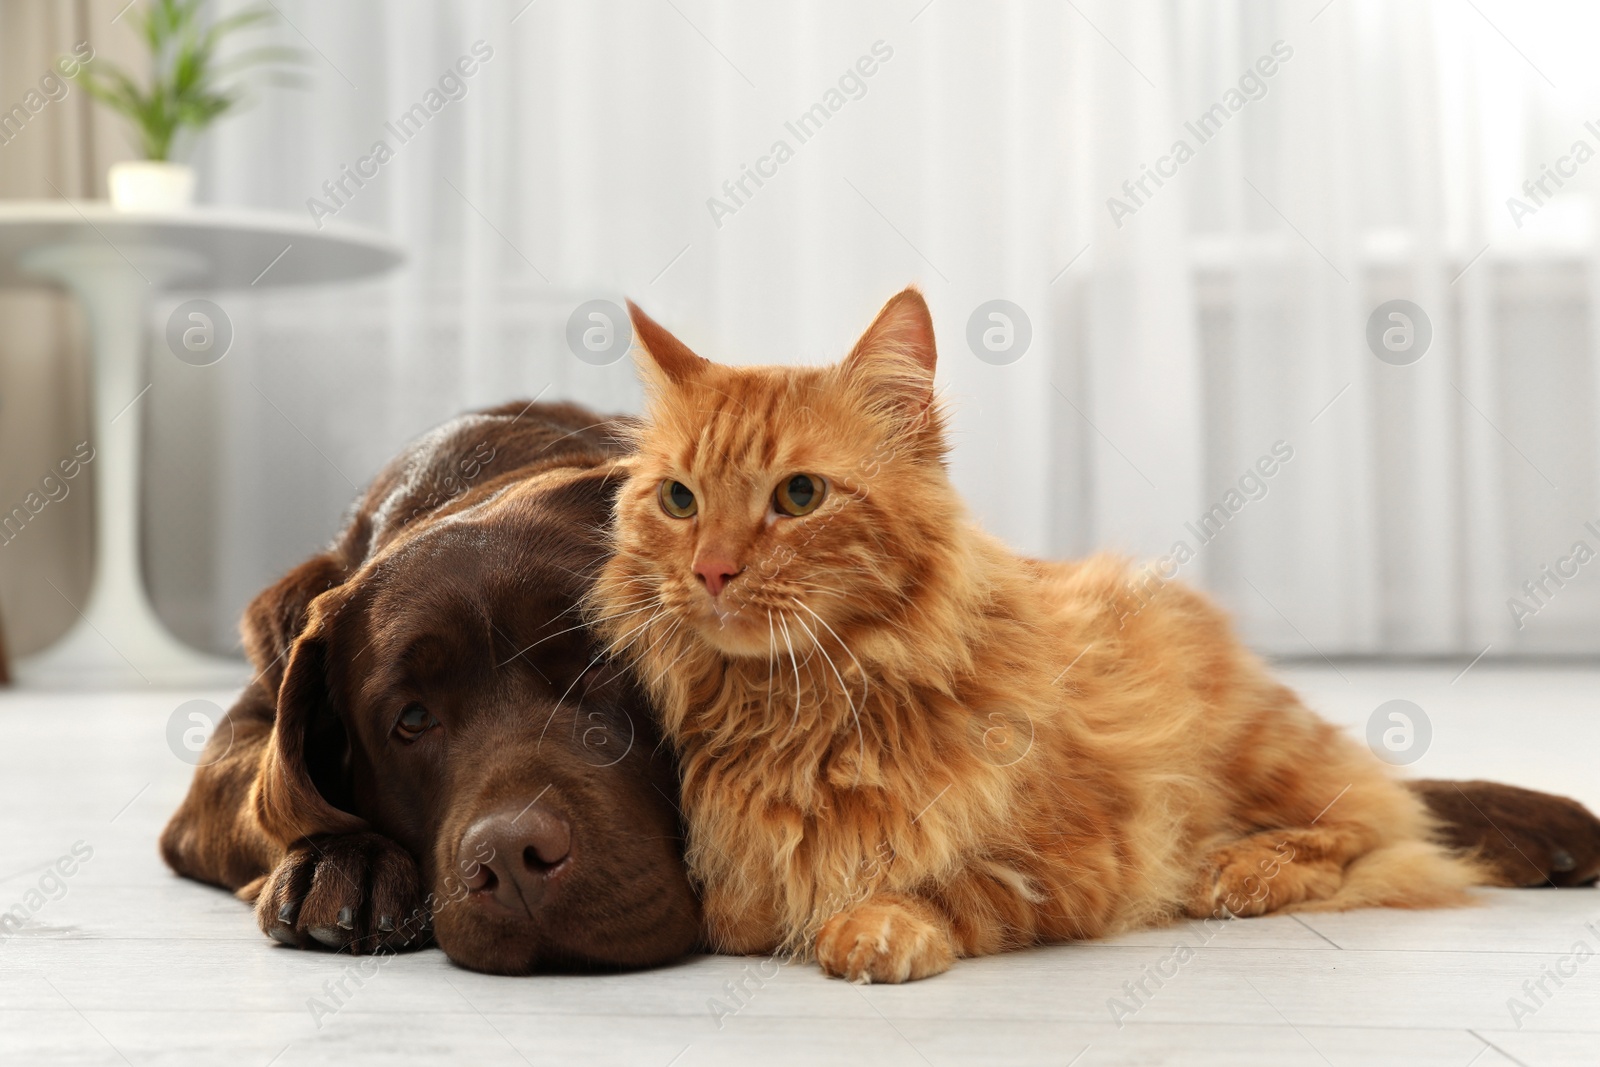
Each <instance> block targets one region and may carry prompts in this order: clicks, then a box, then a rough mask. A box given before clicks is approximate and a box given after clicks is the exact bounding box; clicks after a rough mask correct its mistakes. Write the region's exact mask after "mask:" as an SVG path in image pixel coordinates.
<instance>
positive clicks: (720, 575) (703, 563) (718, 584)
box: [694, 556, 744, 596]
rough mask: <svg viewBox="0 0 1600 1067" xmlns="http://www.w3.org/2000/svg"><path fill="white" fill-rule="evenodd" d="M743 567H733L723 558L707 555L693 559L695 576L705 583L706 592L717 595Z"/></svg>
mask: <svg viewBox="0 0 1600 1067" xmlns="http://www.w3.org/2000/svg"><path fill="white" fill-rule="evenodd" d="M743 570H744V568H743V567H735V566H734V565H733V564H732V563H729V562H728V561H727V560H725V559H719V558H717V557H714V556H712V557H707V558H704V559H697V560H695V561H694V573H695V576H696V577H698V578H699V579H700V581H701V582H702V583H704V584H705V587H706V592H708V593H710V594H711V595H712V596H717V595H719V594H720V593H721V592H722V587H723V586H725V585H727V584H728V583H729V582H731V581H733V580H734V579H735V578H737V577H738V576H739V574H740V572H741V571H743Z"/></svg>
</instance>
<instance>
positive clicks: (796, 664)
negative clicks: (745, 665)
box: [778, 611, 801, 742]
mask: <svg viewBox="0 0 1600 1067" xmlns="http://www.w3.org/2000/svg"><path fill="white" fill-rule="evenodd" d="M778 625H779V626H780V627H781V628H782V629H783V643H784V645H785V646H786V647H787V648H788V649H789V664H790V666H792V667H793V668H794V721H793V722H792V723H790V724H789V733H788V734H784V735H783V739H784V741H785V742H787V741H788V740H789V734H792V733H794V731H795V729H796V728H797V727H798V726H799V725H800V691H801V690H800V663H799V661H798V660H796V659H795V656H794V642H793V641H792V640H790V639H789V623H788V622H787V620H785V619H784V615H783V612H782V611H779V612H778Z"/></svg>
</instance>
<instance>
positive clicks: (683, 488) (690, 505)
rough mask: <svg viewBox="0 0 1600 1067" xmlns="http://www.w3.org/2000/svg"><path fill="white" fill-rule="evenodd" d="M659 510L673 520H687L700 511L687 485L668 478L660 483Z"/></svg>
mask: <svg viewBox="0 0 1600 1067" xmlns="http://www.w3.org/2000/svg"><path fill="white" fill-rule="evenodd" d="M661 510H662V511H665V512H666V513H667V514H668V515H671V516H672V517H673V518H675V519H687V518H689V517H690V516H691V515H693V514H694V513H695V512H696V511H698V510H700V505H699V504H697V503H695V499H694V493H693V492H692V491H691V490H690V489H689V487H688V486H687V485H684V484H683V483H682V482H675V481H673V480H672V479H671V478H668V479H667V480H666V481H664V482H662V483H661Z"/></svg>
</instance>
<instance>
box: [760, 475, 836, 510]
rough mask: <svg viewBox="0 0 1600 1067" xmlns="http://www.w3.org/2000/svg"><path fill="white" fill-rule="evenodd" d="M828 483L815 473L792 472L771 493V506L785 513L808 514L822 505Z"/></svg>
mask: <svg viewBox="0 0 1600 1067" xmlns="http://www.w3.org/2000/svg"><path fill="white" fill-rule="evenodd" d="M827 495H828V483H827V482H825V481H823V480H822V479H821V478H820V477H819V476H817V475H815V474H793V475H790V476H789V478H788V479H787V480H785V481H784V482H783V483H782V484H780V485H779V486H778V489H777V491H776V492H774V493H773V494H772V506H773V507H775V508H777V509H778V510H779V511H780V512H782V513H783V514H785V515H793V516H795V517H797V518H798V517H799V516H801V515H809V514H811V513H812V512H813V511H816V510H817V508H819V507H821V506H822V498H823V497H825V496H827Z"/></svg>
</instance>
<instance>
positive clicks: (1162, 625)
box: [591, 290, 1496, 982]
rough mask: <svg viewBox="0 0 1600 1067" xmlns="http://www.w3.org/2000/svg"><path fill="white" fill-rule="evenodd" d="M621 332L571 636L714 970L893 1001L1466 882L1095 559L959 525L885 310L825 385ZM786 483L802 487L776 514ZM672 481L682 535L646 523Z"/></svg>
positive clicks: (894, 324) (648, 331) (1262, 688)
mask: <svg viewBox="0 0 1600 1067" xmlns="http://www.w3.org/2000/svg"><path fill="white" fill-rule="evenodd" d="M634 326H635V333H636V335H637V337H638V338H639V340H640V342H641V345H642V346H643V352H642V358H641V360H640V366H641V370H642V373H643V375H644V377H645V379H646V382H647V385H648V387H649V392H650V400H649V407H648V412H647V417H646V420H645V421H644V422H643V423H642V424H641V425H640V426H639V428H638V431H637V433H636V435H635V443H636V445H637V447H638V449H639V455H638V457H637V459H636V460H635V461H634V463H633V464H632V465H631V467H630V474H629V479H628V482H627V484H626V485H625V486H624V487H623V489H622V492H621V493H620V495H619V497H618V505H617V515H618V517H617V527H616V544H617V552H616V554H615V555H614V556H613V557H612V559H611V560H610V562H609V563H607V564H606V566H605V568H604V570H603V571H602V573H601V577H600V580H599V582H598V583H597V584H596V588H595V594H594V597H593V599H592V602H591V603H592V614H593V616H594V617H595V618H596V620H597V621H598V624H599V626H600V627H601V629H602V631H603V632H604V633H605V634H606V635H607V636H608V637H609V638H610V639H611V640H612V641H613V642H614V643H615V644H616V645H618V646H619V647H621V648H623V649H624V650H625V652H626V654H627V655H628V656H629V657H630V659H631V661H632V662H633V664H634V667H635V670H636V671H637V672H638V674H639V676H640V677H641V678H642V679H643V680H644V681H645V682H646V684H647V685H648V686H649V688H650V692H651V695H652V697H653V698H654V701H655V704H656V706H657V708H658V709H659V711H660V713H661V716H662V719H663V723H664V727H665V731H666V733H667V736H668V738H669V739H670V740H671V741H672V742H673V743H674V745H675V746H677V748H678V750H679V752H680V753H681V756H682V762H683V774H684V782H683V806H684V810H685V813H686V814H687V816H688V819H689V823H690V843H689V851H688V858H689V862H690V867H691V871H692V873H693V875H694V877H695V879H696V881H697V883H698V884H699V885H700V887H701V889H702V892H703V897H704V906H705V912H706V921H707V925H708V936H709V938H710V940H711V943H712V944H713V945H714V946H715V947H716V948H718V949H720V950H722V951H727V952H736V953H738V952H766V951H771V950H774V949H778V948H784V949H787V950H790V951H797V952H800V953H803V954H808V955H814V956H815V958H816V959H817V960H818V961H819V962H820V963H821V965H822V967H823V969H824V970H825V971H826V972H827V973H829V974H833V975H839V976H844V977H847V978H850V979H852V980H863V981H888V982H898V981H905V980H907V979H914V978H920V977H923V976H926V975H932V974H937V973H939V972H940V971H943V970H945V969H946V968H948V967H949V966H950V964H951V961H952V960H953V959H955V958H956V957H958V956H971V955H982V954H987V953H993V952H998V951H1002V950H1004V949H1007V948H1011V947H1015V946H1020V945H1026V944H1031V943H1035V942H1040V941H1056V940H1065V939H1078V938H1090V937H1099V936H1105V935H1109V934H1113V933H1116V932H1119V931H1124V930H1129V929H1134V928H1138V927H1143V926H1149V925H1151V924H1155V923H1161V922H1165V921H1169V920H1171V919H1173V918H1176V917H1178V916H1183V915H1189V916H1207V915H1211V914H1213V913H1216V912H1220V911H1227V912H1229V913H1231V914H1235V915H1258V914H1263V913H1266V912H1274V911H1308V910H1331V909H1346V908H1355V907H1364V906H1371V905H1385V906H1391V907H1406V908H1424V907H1439V906H1446V905H1456V904H1461V903H1464V902H1465V901H1466V900H1467V899H1468V898H1467V894H1466V890H1467V889H1468V888H1469V887H1471V886H1473V885H1478V884H1485V883H1488V882H1493V881H1494V880H1495V878H1496V872H1494V871H1492V870H1490V869H1488V868H1487V867H1486V866H1485V865H1484V864H1482V863H1480V862H1478V861H1475V860H1474V859H1472V858H1471V857H1469V856H1467V855H1465V854H1463V853H1459V852H1456V851H1454V850H1452V849H1451V848H1450V847H1449V844H1450V842H1449V841H1448V839H1447V837H1446V836H1445V835H1444V834H1443V833H1442V832H1441V829H1440V827H1439V825H1438V822H1437V820H1436V819H1435V818H1434V817H1433V816H1432V815H1431V814H1430V812H1429V810H1428V809H1427V808H1426V807H1425V805H1424V804H1423V803H1422V802H1421V801H1419V799H1418V798H1417V796H1416V795H1415V794H1414V793H1413V792H1411V791H1409V790H1407V789H1406V788H1404V787H1403V786H1402V785H1400V784H1399V783H1398V782H1396V781H1395V780H1394V779H1393V778H1391V776H1390V775H1389V773H1388V770H1387V768H1386V767H1385V766H1384V765H1383V764H1381V763H1380V762H1379V761H1378V760H1377V759H1376V758H1375V757H1374V756H1373V755H1372V754H1371V753H1370V752H1368V751H1366V750H1365V749H1364V748H1362V747H1361V746H1360V745H1358V744H1356V743H1355V742H1354V741H1352V740H1351V739H1350V738H1349V737H1347V736H1346V735H1345V734H1343V733H1341V732H1340V731H1339V730H1337V729H1335V728H1334V727H1333V726H1331V725H1330V724H1328V723H1326V722H1324V721H1323V720H1321V719H1319V718H1318V717H1317V716H1315V715H1314V714H1312V713H1311V712H1310V711H1309V710H1307V709H1306V708H1305V707H1304V706H1303V705H1302V704H1301V703H1300V701H1299V699H1298V698H1297V697H1296V696H1295V694H1294V693H1292V692H1291V691H1289V690H1288V689H1287V688H1285V687H1284V686H1282V685H1280V684H1278V683H1277V682H1275V681H1274V680H1273V679H1272V678H1271V676H1270V675H1269V674H1268V672H1267V671H1266V669H1265V667H1264V666H1263V665H1262V664H1261V662H1260V661H1259V660H1257V658H1256V657H1255V656H1253V655H1251V654H1250V653H1249V652H1248V651H1247V650H1246V649H1245V648H1244V647H1243V646H1242V645H1241V644H1240V643H1239V642H1238V640H1237V639H1236V638H1235V637H1234V635H1233V634H1232V632H1231V630H1230V628H1229V625H1228V623H1227V620H1226V619H1225V618H1224V617H1223V615H1222V613H1221V612H1220V611H1219V610H1218V609H1217V608H1216V606H1215V605H1213V604H1212V603H1211V602H1210V601H1208V600H1207V599H1206V598H1204V597H1203V596H1201V595H1199V594H1198V593H1196V592H1194V591H1192V590H1189V589H1186V588H1184V587H1182V586H1180V585H1177V584H1169V585H1167V586H1166V587H1164V588H1163V589H1162V590H1161V592H1160V595H1158V596H1155V597H1153V598H1151V599H1150V600H1149V602H1148V603H1144V604H1143V605H1142V607H1141V609H1140V610H1130V608H1129V606H1128V605H1129V599H1130V596H1129V572H1128V570H1127V568H1126V566H1125V565H1124V563H1123V562H1122V561H1120V560H1116V559H1112V558H1108V557H1097V558H1092V559H1088V560H1085V561H1081V562H1071V563H1054V562H1044V561H1037V560H1030V559H1023V558H1020V557H1018V556H1017V555H1015V554H1014V553H1012V552H1011V551H1010V550H1008V549H1007V548H1006V547H1005V546H1004V545H1002V544H1001V543H1000V542H998V541H997V540H996V539H994V538H992V537H990V536H988V535H986V534H985V533H983V532H982V531H981V530H979V529H978V528H977V527H976V526H975V525H973V524H972V523H971V521H970V520H969V519H968V518H967V515H966V512H965V509H964V508H963V506H962V503H961V501H960V499H959V498H958V497H957V495H956V493H955V490H954V488H953V487H952V486H951V484H950V481H949V478H948V476H947V474H946V470H945V466H944V462H943V461H944V456H945V452H946V450H947V438H946V434H945V429H944V427H945V419H944V415H943V413H942V411H941V408H940V406H939V404H938V403H937V402H936V401H935V400H934V397H933V371H934V343H933V328H932V324H931V320H930V318H929V315H928V311H927V307H926V305H925V304H924V302H923V300H922V298H921V296H920V294H918V293H917V292H915V291H914V290H907V291H906V292H904V293H901V294H900V295H899V296H897V297H895V298H894V299H893V300H891V301H890V302H889V304H887V305H886V306H885V308H884V309H883V311H882V312H881V313H880V314H879V316H878V318H877V320H876V321H875V322H874V323H873V324H872V326H871V327H870V328H869V329H868V331H867V333H866V334H865V335H864V336H863V337H862V339H861V340H860V341H859V342H858V343H857V345H856V347H855V349H854V350H853V351H852V352H851V354H850V356H849V357H848V358H847V359H846V360H845V361H844V362H842V363H840V364H837V365H834V366H829V367H798V368H797V367H738V368H735V367H728V366H723V365H719V364H713V363H710V362H708V361H706V360H704V359H701V358H700V357H699V356H697V355H695V354H694V353H693V352H691V351H690V350H689V349H688V348H686V347H685V346H684V345H683V344H682V343H681V342H679V341H677V340H676V339H675V338H673V337H672V336H671V334H669V333H668V332H667V331H666V330H664V329H663V328H662V327H660V326H659V325H658V324H656V323H655V322H654V321H652V320H651V319H650V318H649V317H648V316H646V315H644V314H643V313H642V312H639V311H638V310H637V309H634ZM797 473H805V474H808V475H810V476H811V477H812V478H813V480H817V479H823V480H825V481H826V484H827V486H828V489H827V495H826V497H825V498H824V499H823V502H822V504H821V506H820V507H819V508H818V509H817V510H815V511H814V512H811V513H810V514H805V515H803V516H802V517H790V516H789V515H786V514H783V513H782V512H781V510H780V509H778V508H777V507H776V505H775V503H774V499H775V494H777V493H778V492H779V490H780V489H781V488H782V487H783V486H785V485H787V484H788V483H789V480H790V479H791V478H792V477H793V476H794V475H796V474H797ZM674 486H677V487H678V488H677V489H674V488H673V487H674ZM679 489H683V490H686V491H690V492H692V497H693V501H694V504H695V508H696V509H697V510H693V511H692V512H691V513H690V514H688V515H682V514H677V513H674V512H672V511H670V510H669V509H668V508H667V506H666V504H665V503H664V502H663V499H664V498H663V494H664V493H667V492H668V491H671V492H674V493H676V492H678V490H679ZM684 507H685V508H687V505H685V506H684ZM708 567H709V568H712V573H714V574H719V575H724V576H725V578H726V581H727V585H726V588H725V589H724V590H723V591H722V592H721V593H720V595H719V594H718V592H717V585H718V584H719V583H713V582H712V581H711V580H710V579H709V578H707V577H706V573H707V568H708Z"/></svg>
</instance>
